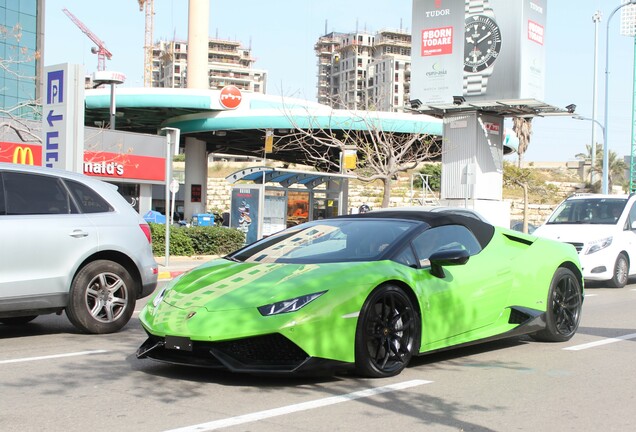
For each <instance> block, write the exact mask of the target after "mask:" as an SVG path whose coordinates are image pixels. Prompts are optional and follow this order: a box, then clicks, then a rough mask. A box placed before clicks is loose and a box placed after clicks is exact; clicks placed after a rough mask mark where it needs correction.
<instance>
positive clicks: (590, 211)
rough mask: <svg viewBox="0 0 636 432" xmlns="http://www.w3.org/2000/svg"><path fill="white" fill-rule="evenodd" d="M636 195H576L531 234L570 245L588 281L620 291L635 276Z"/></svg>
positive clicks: (562, 204) (561, 205) (560, 206)
mask: <svg viewBox="0 0 636 432" xmlns="http://www.w3.org/2000/svg"><path fill="white" fill-rule="evenodd" d="M635 202H636V195H601V194H577V195H573V196H571V197H569V198H568V199H566V200H565V201H563V202H562V203H561V204H559V206H558V207H557V208H556V209H555V210H554V212H552V214H551V215H550V217H549V218H548V219H547V221H546V222H545V223H544V224H543V225H541V226H540V227H539V228H537V229H536V231H535V232H534V233H533V234H534V235H536V236H539V237H546V238H550V239H554V240H559V241H562V242H565V243H570V244H572V245H573V246H574V247H575V248H576V250H577V252H578V253H579V257H580V260H581V265H582V266H583V277H584V278H585V280H589V281H607V282H608V283H609V285H611V286H613V287H616V288H622V287H624V286H625V285H626V284H627V279H628V277H629V276H630V275H634V274H635V273H636V265H632V262H633V261H634V259H636V206H635V205H634V203H635Z"/></svg>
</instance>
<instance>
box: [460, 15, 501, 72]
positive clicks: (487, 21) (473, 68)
mask: <svg viewBox="0 0 636 432" xmlns="http://www.w3.org/2000/svg"><path fill="white" fill-rule="evenodd" d="M475 22H479V23H483V24H484V25H486V26H487V27H489V28H491V29H492V30H493V35H491V36H490V37H489V39H490V40H492V41H493V42H494V46H491V47H490V48H489V49H488V51H487V52H490V53H489V54H488V55H487V56H485V59H484V61H481V62H479V63H472V62H470V63H467V61H466V59H467V58H468V56H467V55H466V54H467V51H466V48H467V46H468V44H467V43H466V42H464V71H465V72H468V73H478V72H481V71H483V70H484V69H487V68H489V67H490V66H492V64H493V63H494V62H495V61H496V60H497V57H498V56H499V53H500V52H501V30H500V29H499V25H497V22H496V21H495V20H494V19H492V18H491V17H489V16H486V15H473V16H470V17H468V18H466V21H465V23H464V39H465V38H466V30H467V28H468V26H470V25H474V24H475ZM471 46H474V45H471Z"/></svg>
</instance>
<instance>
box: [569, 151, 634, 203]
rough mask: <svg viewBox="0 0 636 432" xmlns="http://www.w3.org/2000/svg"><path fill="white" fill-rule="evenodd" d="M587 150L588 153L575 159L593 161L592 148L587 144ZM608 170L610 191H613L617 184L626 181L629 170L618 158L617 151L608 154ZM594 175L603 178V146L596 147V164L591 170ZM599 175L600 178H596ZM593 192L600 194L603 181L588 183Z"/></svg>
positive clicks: (578, 155)
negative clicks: (626, 172)
mask: <svg viewBox="0 0 636 432" xmlns="http://www.w3.org/2000/svg"><path fill="white" fill-rule="evenodd" d="M585 148H586V150H587V153H579V154H577V155H576V156H575V157H576V158H577V159H583V160H592V146H591V145H590V144H586V145H585ZM607 156H608V164H607V167H608V170H607V186H608V190H609V191H610V193H611V191H612V188H613V186H614V184H615V183H620V182H621V180H624V179H625V170H626V169H627V165H626V164H625V162H624V161H623V160H622V159H621V158H619V157H618V155H617V154H616V152H615V151H612V150H610V151H609V152H608V155H607ZM592 173H594V174H595V177H597V178H599V179H600V178H601V177H602V175H603V145H602V144H597V145H596V158H595V162H594V166H593V167H591V168H590V175H591V174H592ZM596 174H598V176H596ZM588 184H589V185H590V188H591V189H592V191H593V192H599V191H600V190H601V180H598V181H596V182H594V184H592V183H588Z"/></svg>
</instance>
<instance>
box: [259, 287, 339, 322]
mask: <svg viewBox="0 0 636 432" xmlns="http://www.w3.org/2000/svg"><path fill="white" fill-rule="evenodd" d="M326 292H327V291H321V292H317V293H313V294H307V295H304V296H300V297H296V298H293V299H289V300H283V301H280V302H276V303H272V304H268V305H265V306H260V307H259V308H258V311H259V312H260V313H261V315H263V316H272V315H278V314H282V313H289V312H296V311H297V310H299V309H300V308H302V307H304V306H306V305H308V304H309V303H311V302H312V301H314V300H316V299H317V298H318V297H320V296H321V295H323V294H324V293H326Z"/></svg>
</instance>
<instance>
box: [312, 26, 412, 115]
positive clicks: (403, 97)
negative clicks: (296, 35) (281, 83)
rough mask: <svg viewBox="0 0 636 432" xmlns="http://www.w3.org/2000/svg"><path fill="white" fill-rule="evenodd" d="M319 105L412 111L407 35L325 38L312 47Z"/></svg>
mask: <svg viewBox="0 0 636 432" xmlns="http://www.w3.org/2000/svg"><path fill="white" fill-rule="evenodd" d="M314 50H315V52H316V56H317V57H318V87H317V88H318V93H317V100H318V102H319V103H323V104H326V105H330V106H333V107H335V108H348V109H372V110H378V111H393V112H400V111H403V110H404V106H407V107H410V104H409V90H410V80H411V33H410V32H408V31H405V30H381V31H379V32H377V33H375V34H372V33H369V32H366V31H363V32H355V33H336V32H332V33H328V34H325V35H324V36H321V37H320V38H319V39H318V41H317V42H316V44H315V45H314Z"/></svg>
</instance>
